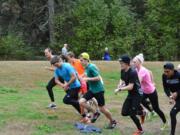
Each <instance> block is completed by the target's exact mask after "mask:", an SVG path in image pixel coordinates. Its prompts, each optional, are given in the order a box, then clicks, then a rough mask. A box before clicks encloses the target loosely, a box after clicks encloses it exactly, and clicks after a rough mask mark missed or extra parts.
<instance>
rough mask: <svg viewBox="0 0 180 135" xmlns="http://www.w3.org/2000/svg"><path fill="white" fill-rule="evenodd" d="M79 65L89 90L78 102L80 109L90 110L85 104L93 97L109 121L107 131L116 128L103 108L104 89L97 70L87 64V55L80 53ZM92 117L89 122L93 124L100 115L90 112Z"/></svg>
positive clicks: (113, 121) (106, 110)
mask: <svg viewBox="0 0 180 135" xmlns="http://www.w3.org/2000/svg"><path fill="white" fill-rule="evenodd" d="M80 60H81V63H82V64H83V65H84V66H85V72H86V75H87V77H86V78H84V80H86V81H87V82H88V85H89V90H88V92H87V93H86V94H85V95H84V96H83V97H82V98H81V99H80V100H79V102H80V105H81V107H82V108H86V109H90V108H89V106H88V105H87V104H86V102H87V101H88V100H90V99H92V98H93V97H94V98H96V100H97V102H98V106H99V110H100V111H101V112H102V113H103V114H104V115H105V116H106V118H107V119H109V121H110V123H109V125H108V126H107V127H106V128H107V129H113V128H115V126H116V121H115V120H113V118H112V116H111V113H110V112H109V110H108V109H106V107H105V99H104V87H103V84H102V81H101V77H100V74H99V70H98V69H97V67H96V66H95V65H94V64H91V63H89V62H90V58H89V54H88V53H85V52H84V53H82V54H81V55H80ZM91 111H92V112H93V113H94V115H93V118H92V119H91V122H92V123H94V122H95V121H96V120H97V118H98V117H99V116H100V113H99V112H98V111H97V110H93V109H92V110H91Z"/></svg>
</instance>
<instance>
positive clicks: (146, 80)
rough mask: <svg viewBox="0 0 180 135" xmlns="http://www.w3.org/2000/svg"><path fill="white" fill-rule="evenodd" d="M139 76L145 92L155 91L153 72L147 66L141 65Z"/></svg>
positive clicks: (138, 71)
mask: <svg viewBox="0 0 180 135" xmlns="http://www.w3.org/2000/svg"><path fill="white" fill-rule="evenodd" d="M137 73H138V76H139V78H141V79H142V80H141V88H142V89H143V92H144V93H145V94H151V93H153V92H154V91H155V86H154V83H153V82H152V79H151V74H150V71H149V70H148V69H146V68H145V67H141V68H140V69H139V70H137Z"/></svg>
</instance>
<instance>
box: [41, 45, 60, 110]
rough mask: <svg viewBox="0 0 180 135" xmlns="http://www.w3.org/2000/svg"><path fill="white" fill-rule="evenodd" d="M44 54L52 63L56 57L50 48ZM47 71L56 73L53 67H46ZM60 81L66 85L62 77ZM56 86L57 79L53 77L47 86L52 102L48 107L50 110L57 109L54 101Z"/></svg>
mask: <svg viewBox="0 0 180 135" xmlns="http://www.w3.org/2000/svg"><path fill="white" fill-rule="evenodd" d="M44 54H45V56H46V58H47V60H49V61H51V59H52V58H53V57H54V55H52V50H51V49H50V48H46V49H45V50H44ZM45 69H47V70H49V71H54V70H55V67H54V66H52V65H51V67H45ZM59 80H60V81H61V82H62V83H64V81H63V79H62V78H61V77H59ZM54 86H56V83H55V78H54V77H53V78H52V79H51V80H50V81H49V82H48V85H47V86H46V89H47V91H48V95H49V98H50V100H51V103H50V104H49V105H48V108H56V107H57V106H56V104H55V100H54V93H53V90H52V89H53V87H54Z"/></svg>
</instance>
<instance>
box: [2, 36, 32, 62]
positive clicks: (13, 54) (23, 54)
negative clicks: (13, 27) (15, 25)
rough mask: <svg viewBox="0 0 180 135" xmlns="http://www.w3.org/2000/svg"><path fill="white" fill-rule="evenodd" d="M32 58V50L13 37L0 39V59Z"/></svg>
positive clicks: (19, 39)
mask: <svg viewBox="0 0 180 135" xmlns="http://www.w3.org/2000/svg"><path fill="white" fill-rule="evenodd" d="M31 56H33V53H32V49H31V48H29V47H27V46H26V45H25V43H24V41H23V40H22V39H21V38H19V37H17V36H14V35H8V36H4V37H2V38H1V39H0V57H1V59H3V60H9V59H11V60H14V59H18V60H27V59H30V58H31Z"/></svg>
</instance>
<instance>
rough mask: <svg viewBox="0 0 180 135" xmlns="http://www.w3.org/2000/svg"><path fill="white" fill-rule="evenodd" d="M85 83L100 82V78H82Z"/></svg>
mask: <svg viewBox="0 0 180 135" xmlns="http://www.w3.org/2000/svg"><path fill="white" fill-rule="evenodd" d="M83 79H84V80H85V81H100V80H101V78H100V76H96V77H91V78H90V77H84V78H83Z"/></svg>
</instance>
